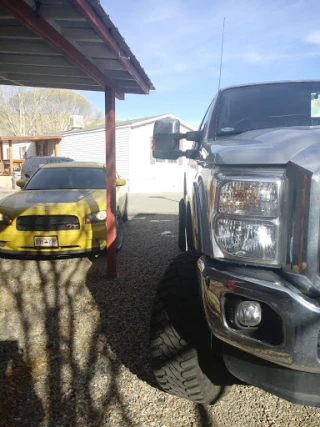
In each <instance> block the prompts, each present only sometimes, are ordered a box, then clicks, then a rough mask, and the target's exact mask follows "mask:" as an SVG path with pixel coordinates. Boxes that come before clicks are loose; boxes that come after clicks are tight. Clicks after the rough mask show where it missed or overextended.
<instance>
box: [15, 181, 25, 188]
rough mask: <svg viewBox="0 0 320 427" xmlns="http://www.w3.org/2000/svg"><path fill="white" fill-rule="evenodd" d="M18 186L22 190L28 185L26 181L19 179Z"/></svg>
mask: <svg viewBox="0 0 320 427" xmlns="http://www.w3.org/2000/svg"><path fill="white" fill-rule="evenodd" d="M16 185H17V186H18V187H20V188H23V187H24V186H25V185H26V181H25V180H24V179H18V181H17V182H16Z"/></svg>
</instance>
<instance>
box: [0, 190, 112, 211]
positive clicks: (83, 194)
mask: <svg viewBox="0 0 320 427" xmlns="http://www.w3.org/2000/svg"><path fill="white" fill-rule="evenodd" d="M105 200H106V191H105V190H59V191H57V190H43V191H42V190H22V191H19V192H17V193H15V194H12V195H10V196H8V197H6V198H5V199H3V200H1V201H0V208H3V209H10V211H14V212H17V213H20V212H22V211H37V210H39V209H43V208H49V209H50V210H52V212H53V211H55V212H56V211H57V210H61V211H63V212H66V211H70V212H72V211H73V212H76V211H77V210H78V209H81V210H82V212H83V209H84V210H85V211H86V212H91V211H97V210H99V209H100V208H101V206H105V204H106V202H105Z"/></svg>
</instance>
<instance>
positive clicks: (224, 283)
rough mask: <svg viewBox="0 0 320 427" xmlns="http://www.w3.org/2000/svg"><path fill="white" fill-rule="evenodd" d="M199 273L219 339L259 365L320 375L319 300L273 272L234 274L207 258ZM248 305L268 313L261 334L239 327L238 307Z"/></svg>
mask: <svg viewBox="0 0 320 427" xmlns="http://www.w3.org/2000/svg"><path fill="white" fill-rule="evenodd" d="M198 269H199V280H200V284H201V293H202V300H203V306H204V311H205V316H206V319H207V322H208V324H209V327H210V329H211V331H212V333H213V335H215V336H216V337H218V338H219V339H220V340H222V341H223V342H225V343H227V344H229V345H231V346H233V347H236V348H237V349H240V350H242V351H243V352H245V353H248V354H250V355H253V356H255V357H257V358H259V359H264V360H266V361H269V362H272V363H273V364H276V365H280V366H283V367H286V368H289V369H291V370H296V371H303V372H306V373H316V374H320V357H319V356H320V342H319V341H320V304H319V298H318V299H316V298H311V297H309V296H307V295H305V294H304V293H302V292H301V291H300V290H299V289H297V287H295V286H293V285H292V284H291V283H289V282H288V281H287V280H286V279H285V278H284V277H282V276H280V275H278V274H276V273H274V272H273V271H270V272H267V274H264V273H265V272H266V270H261V269H260V270H258V269H254V268H252V269H249V268H243V269H241V268H235V269H233V270H232V269H231V268H229V266H228V265H226V264H222V263H216V262H214V261H212V260H211V259H210V258H208V257H206V256H202V257H201V258H200V259H199V261H198ZM241 272H242V273H241ZM248 272H252V274H250V275H249V274H248ZM244 273H245V274H244ZM243 300H249V301H258V302H259V303H260V305H261V307H262V320H261V323H260V324H259V325H258V326H257V327H255V328H248V327H247V328H241V327H240V328H239V327H238V325H237V324H236V323H235V322H234V316H235V311H234V310H233V309H232V305H234V304H237V302H238V301H240V302H241V301H243Z"/></svg>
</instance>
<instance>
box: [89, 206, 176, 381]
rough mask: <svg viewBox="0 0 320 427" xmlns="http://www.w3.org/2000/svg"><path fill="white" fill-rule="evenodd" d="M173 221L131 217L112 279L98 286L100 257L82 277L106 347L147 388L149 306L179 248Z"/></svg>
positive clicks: (102, 266)
mask: <svg viewBox="0 0 320 427" xmlns="http://www.w3.org/2000/svg"><path fill="white" fill-rule="evenodd" d="M177 222H178V219H177V216H176V215H150V214H149V215H148V214H143V215H142V214H141V215H137V216H136V217H135V218H134V219H132V220H131V221H129V223H128V224H127V227H126V241H125V245H124V247H123V249H122V250H121V252H120V253H119V256H118V265H117V272H118V274H117V278H115V279H112V280H107V281H105V283H104V285H103V286H102V285H101V277H105V262H104V259H103V258H102V259H101V258H99V259H98V260H97V261H96V262H95V263H94V264H92V267H91V269H90V270H89V272H88V276H87V286H88V288H89V290H90V292H91V294H92V296H93V298H94V299H95V301H96V303H97V305H98V307H99V311H100V316H101V320H100V327H101V332H102V333H103V334H104V335H105V337H106V339H107V341H108V343H109V344H110V346H111V349H112V351H113V352H114V353H115V354H116V356H117V358H118V359H119V360H120V361H121V362H122V363H123V364H124V365H125V366H126V367H127V368H128V369H129V370H130V371H131V372H132V373H134V374H136V375H137V376H138V377H139V378H140V379H142V380H143V381H146V382H148V383H149V384H150V385H152V386H156V383H155V380H154V377H153V373H152V370H151V365H150V352H149V346H150V343H149V336H150V318H151V310H152V305H153V300H154V297H155V294H156V291H157V287H158V283H159V281H160V278H161V276H162V274H163V273H164V271H165V269H166V268H167V266H168V264H169V262H170V261H171V259H172V258H173V257H174V256H175V255H176V254H177V253H178V252H179V251H178V249H177V244H176V239H177V236H176V234H175V233H176V230H177V229H178V227H177ZM163 223H165V224H166V226H165V231H163V229H164V226H163ZM172 239H175V242H174V243H175V244H174V245H173V244H172Z"/></svg>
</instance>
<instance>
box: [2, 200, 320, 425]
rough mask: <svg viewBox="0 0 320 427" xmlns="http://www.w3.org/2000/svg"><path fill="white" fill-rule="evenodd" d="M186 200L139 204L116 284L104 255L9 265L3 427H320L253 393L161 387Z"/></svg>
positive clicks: (309, 415)
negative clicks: (166, 302)
mask: <svg viewBox="0 0 320 427" xmlns="http://www.w3.org/2000/svg"><path fill="white" fill-rule="evenodd" d="M0 197H1V196H0ZM177 200H179V196H178V195H173V194H166V195H158V196H156V197H155V196H154V195H152V196H151V195H144V196H141V195H140V196H139V195H132V196H131V197H130V201H129V206H130V213H131V214H132V216H131V217H130V220H129V221H128V222H127V223H126V224H125V230H124V231H125V243H124V247H123V249H122V250H121V252H120V253H119V256H118V264H117V268H118V276H117V278H116V279H112V280H106V279H105V273H106V267H105V259H104V258H99V259H98V260H96V261H95V262H94V263H92V262H91V261H89V260H88V259H87V258H76V259H61V260H54V261H30V260H29V261H26V260H13V259H0V272H1V276H0V325H1V327H0V381H1V383H0V384H1V388H0V426H10V427H11V426H50V427H58V426H81V427H82V426H83V427H84V426H86V427H87V426H101V427H116V426H120V427H127V426H128V427H129V426H134V427H143V426H145V427H149V426H159V427H161V426H162V427H164V426H165V427H189V426H190V427H191V426H197V427H205V426H214V427H215V426H239V427H240V426H241V427H242V426H244V425H246V426H248V427H251V426H252V427H256V426H266V427H269V426H279V427H280V426H281V427H282V426H290V427H294V426H314V427H316V426H317V427H318V426H319V425H320V410H318V409H316V408H311V407H304V406H298V405H293V404H291V403H288V402H286V401H284V400H282V399H279V398H277V397H275V396H271V395H270V394H268V393H265V392H263V391H261V390H259V389H257V388H255V387H251V386H239V385H234V386H233V387H232V389H231V391H230V393H229V394H228V395H227V396H226V397H224V398H223V400H222V401H220V402H219V403H218V404H216V405H215V406H213V407H207V406H202V405H197V404H193V403H191V402H188V401H185V400H182V399H178V398H175V397H173V396H170V395H168V394H165V393H163V392H161V391H159V390H157V389H156V388H155V384H154V380H153V377H152V374H151V371H150V364H149V352H148V337H149V319H150V313H151V307H152V301H153V298H154V295H155V292H156V288H157V283H158V282H159V280H160V278H161V276H162V274H163V272H164V270H165V269H166V267H167V265H168V264H169V262H170V260H171V259H172V258H173V257H174V256H175V255H176V254H178V249H177V226H178V221H177V215H176V213H177V207H178V204H177ZM154 212H158V213H157V214H155V213H154Z"/></svg>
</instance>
